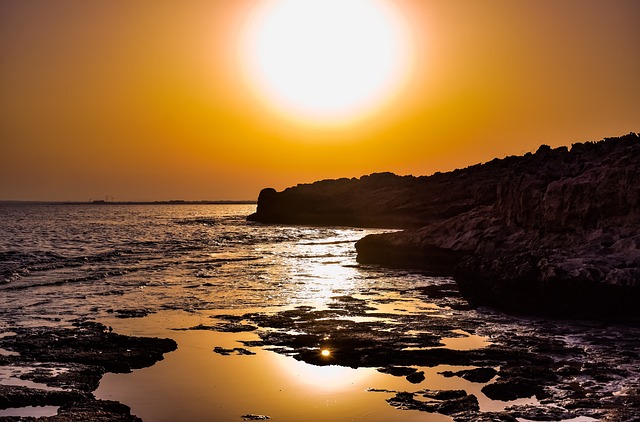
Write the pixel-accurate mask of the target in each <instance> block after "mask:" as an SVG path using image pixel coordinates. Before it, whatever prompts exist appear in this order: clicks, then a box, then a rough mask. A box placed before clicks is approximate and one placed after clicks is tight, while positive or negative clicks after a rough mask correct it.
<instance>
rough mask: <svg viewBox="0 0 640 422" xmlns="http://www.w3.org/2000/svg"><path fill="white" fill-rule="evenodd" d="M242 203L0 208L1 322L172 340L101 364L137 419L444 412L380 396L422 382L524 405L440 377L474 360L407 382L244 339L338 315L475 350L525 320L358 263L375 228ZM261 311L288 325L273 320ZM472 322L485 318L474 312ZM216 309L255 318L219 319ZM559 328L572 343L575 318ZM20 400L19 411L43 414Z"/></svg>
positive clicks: (484, 406)
mask: <svg viewBox="0 0 640 422" xmlns="http://www.w3.org/2000/svg"><path fill="white" fill-rule="evenodd" d="M254 209H255V207H254V206H251V205H108V204H106V205H3V206H0V228H1V229H2V233H3V235H2V237H1V238H0V331H4V332H8V331H10V330H11V328H12V327H16V326H43V325H53V326H67V325H70V324H71V323H73V322H74V321H77V320H79V319H80V320H87V319H90V320H96V321H99V322H102V323H104V324H105V325H108V326H111V327H113V330H114V331H115V332H117V333H120V334H128V335H139V336H153V337H170V338H173V339H174V340H176V341H177V343H178V350H177V351H175V352H172V353H169V354H167V355H165V359H164V360H163V361H161V362H159V363H157V364H156V365H154V366H152V367H149V368H145V369H140V370H136V371H134V372H132V373H130V374H107V375H106V376H105V377H104V378H103V380H102V382H101V384H100V387H99V388H98V390H97V391H96V392H95V394H96V396H97V397H98V398H104V399H111V400H117V401H120V402H122V403H124V404H126V405H128V406H130V407H131V408H132V413H134V414H136V415H138V416H140V417H142V418H143V419H144V420H145V421H147V422H159V421H178V420H192V421H195V420H216V421H238V420H241V417H242V415H248V414H256V415H268V416H270V417H271V419H273V420H278V421H298V420H305V421H328V420H337V421H342V420H344V421H352V420H353V421H389V420H403V421H414V420H415V421H440V420H451V418H449V417H447V416H443V415H440V414H434V413H425V412H419V411H416V410H398V409H396V408H394V407H392V406H390V405H389V404H387V402H386V400H387V399H389V398H391V397H393V396H394V392H397V391H417V390H425V389H430V390H456V389H463V390H465V391H467V393H469V394H474V395H475V396H476V397H477V398H478V402H479V405H480V409H481V410H482V411H498V410H501V409H504V408H505V407H506V406H511V405H515V404H528V403H536V401H535V399H533V398H531V399H526V398H525V399H519V400H514V401H510V402H503V401H493V400H490V399H488V398H487V397H486V396H485V395H484V394H483V393H482V391H481V388H482V387H483V385H485V384H486V383H478V382H470V381H467V380H465V379H462V378H460V377H450V376H449V377H446V376H444V375H443V374H442V372H444V371H458V370H461V369H472V368H473V367H466V366H447V365H436V366H433V365H425V366H419V365H418V366H417V367H416V368H415V369H417V370H418V371H423V372H424V375H425V377H424V380H422V381H419V382H413V383H412V382H409V381H408V380H407V379H406V378H405V377H397V376H392V375H389V374H384V373H381V372H379V371H377V370H376V368H375V367H364V368H362V367H361V368H358V369H354V368H349V367H345V366H339V365H328V366H316V365H311V364H308V363H304V362H302V361H299V360H296V359H294V358H293V357H291V356H292V355H293V354H292V353H289V352H290V351H289V350H287V349H286V348H283V347H281V348H279V349H277V348H274V347H269V346H268V345H264V344H262V345H257V344H258V343H257V342H259V341H260V340H261V338H262V337H265V333H270V332H275V333H280V334H283V335H296V334H301V335H304V334H306V333H307V332H309V330H310V328H309V327H312V326H322V324H325V325H327V324H333V325H327V326H328V327H333V328H335V329H342V328H344V327H342V326H341V323H340V321H342V322H343V324H344V326H345V327H348V326H349V324H356V325H352V326H357V324H371V325H370V326H371V327H373V328H372V330H379V331H380V332H391V333H396V332H397V333H401V334H402V335H403V336H405V337H409V338H415V339H416V340H415V344H413V343H411V342H410V343H411V344H407V345H405V346H402V347H403V348H404V349H403V350H423V349H428V348H434V347H435V348H443V349H451V350H476V349H482V348H484V347H487V346H488V345H489V344H490V343H491V337H493V336H498V337H499V336H500V335H505V333H509V332H511V333H520V332H522V331H526V329H527V328H526V327H527V326H528V321H527V320H521V319H517V318H509V317H503V316H496V314H495V313H490V312H489V313H485V314H482V312H481V311H477V310H473V309H470V308H469V307H468V306H467V305H466V302H465V301H464V300H463V299H461V298H460V297H459V296H458V295H457V294H456V293H455V292H452V293H451V295H448V294H442V293H443V292H447V289H449V288H451V286H454V284H453V283H452V281H451V280H449V279H445V278H437V277H430V276H428V275H425V274H422V273H420V272H415V271H404V270H393V269H384V268H378V267H370V266H360V265H358V264H357V263H356V261H355V250H354V246H353V245H354V242H355V241H356V240H358V239H359V238H361V237H363V236H364V235H366V234H368V233H374V232H377V231H376V230H364V229H353V228H339V227H331V228H318V227H300V226H270V225H261V224H256V223H251V222H247V221H246V218H245V217H246V216H247V215H248V214H250V213H251V212H253V211H254ZM434 287H435V288H437V289H436V290H433V289H434ZM436 293H437V294H436ZM287 312H289V313H287ZM485 312H486V311H485ZM274 315H277V316H279V315H290V317H287V318H289V321H288V322H284V323H282V325H278V324H275V325H274V323H273V322H274V320H273V319H271V320H269V319H268V318H270V317H272V316H274ZM305 315H307V316H309V315H313V317H309V318H310V320H304V318H305ZM301 316H302V317H301ZM234 318H235V319H234ZM283 318H284V317H283ZM294 319H295V320H296V321H293V322H292V320H294ZM485 319H486V321H487V324H488V325H487V326H486V327H485V326H483V324H482V323H480V322H479V321H484V320H485ZM230 320H233V321H235V322H234V323H236V324H240V325H241V326H249V325H251V324H254V325H256V327H255V328H256V329H255V330H250V331H243V330H226V329H224V327H225V324H226V323H228V322H229V321H230ZM267 320H269V321H270V324H271V325H269V324H267V323H265V322H263V321H267ZM278 321H279V320H276V322H278ZM296 324H297V325H296ZM305 324H307V325H305ZM310 324H311V325H310ZM336 324H337V325H336ZM198 326H199V327H201V328H203V327H204V328H205V329H193V328H194V327H198ZM216 327H219V328H216ZM292 327H300V328H299V329H298V330H299V331H300V332H299V333H296V332H295V331H296V329H293V328H292ZM333 328H329V329H328V330H329V331H328V332H327V338H330V337H331V334H332V333H331V332H330V329H333ZM229 331H231V332H229ZM432 337H433V338H435V339H436V340H434V341H431V340H429V341H426V340H424V341H423V339H431V338H432ZM567 339H568V340H567V341H572V342H575V343H577V344H580V342H581V341H583V339H582V337H581V334H580V332H579V331H576V330H574V331H572V334H571V335H569V336H568V337H567ZM405 341H406V339H405ZM243 342H244V343H243ZM252 342H253V343H252ZM215 348H219V349H220V350H224V349H227V350H232V351H233V349H241V350H243V351H246V352H247V354H241V353H237V350H236V351H234V352H233V353H232V354H231V355H225V354H222V353H216V352H214V349H215ZM320 352H321V351H320V350H318V353H320ZM338 356H339V351H338ZM333 358H334V357H333V356H328V357H327V359H333ZM335 359H337V358H335ZM336 362H338V361H336ZM326 363H331V361H329V362H326ZM16 371H17V370H16V369H15V368H14V369H13V370H12V371H1V372H0V384H1V383H5V384H8V383H15V382H18V383H20V382H23V381H21V380H19V379H18V378H17V377H16V374H17V372H16ZM16 380H17V381H16ZM22 385H25V384H22ZM34 409H35V410H29V409H27V408H25V409H22V410H20V412H21V414H29V415H33V416H36V415H38V414H41V412H42V411H43V408H34ZM49 411H50V412H53V413H55V408H52V409H49ZM5 412H6V411H5ZM15 412H16V413H15V414H17V412H18V410H16V411H15ZM5 414H6V413H5ZM582 420H590V419H588V418H587V419H582Z"/></svg>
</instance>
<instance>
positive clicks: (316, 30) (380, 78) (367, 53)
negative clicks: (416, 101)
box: [242, 0, 407, 121]
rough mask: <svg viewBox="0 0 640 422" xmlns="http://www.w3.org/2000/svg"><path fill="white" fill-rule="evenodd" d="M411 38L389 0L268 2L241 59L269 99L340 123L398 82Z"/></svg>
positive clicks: (288, 110) (294, 112)
mask: <svg viewBox="0 0 640 422" xmlns="http://www.w3.org/2000/svg"><path fill="white" fill-rule="evenodd" d="M405 38H406V37H405V36H404V31H403V25H402V22H401V19H400V14H399V13H398V11H397V10H396V9H394V7H393V5H392V4H391V3H390V2H387V1H384V0H266V1H264V2H262V3H261V4H260V7H258V8H257V9H256V10H255V11H254V13H253V15H252V16H251V18H250V19H249V22H248V25H247V30H246V33H245V37H244V42H243V49H242V50H243V55H244V58H243V62H244V63H245V66H244V67H245V70H246V74H247V76H248V78H249V80H250V81H251V83H252V85H253V86H254V88H255V90H256V92H258V94H259V95H260V96H261V97H262V99H263V100H264V101H265V102H267V103H269V104H271V105H273V106H274V107H276V108H277V109H279V110H280V111H282V112H284V113H285V114H287V115H291V116H294V117H297V118H304V119H308V120H316V121H341V120H345V119H351V118H353V117H355V116H357V115H359V114H364V113H366V112H367V111H370V110H372V109H374V108H376V107H379V106H380V105H381V104H382V103H383V102H384V101H385V100H386V99H388V98H389V97H390V95H391V94H392V93H393V92H394V90H396V89H397V88H398V86H399V85H400V83H401V82H402V75H403V72H404V70H405V68H406V66H407V64H406V55H407V54H406V53H407V52H406V50H407V42H406V39H405Z"/></svg>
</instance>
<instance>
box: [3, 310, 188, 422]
mask: <svg viewBox="0 0 640 422" xmlns="http://www.w3.org/2000/svg"><path fill="white" fill-rule="evenodd" d="M11 331H12V332H11V335H7V336H2V337H0V348H2V349H4V350H7V351H10V352H12V353H11V354H10V355H9V356H3V357H2V360H1V361H0V366H3V367H5V368H6V369H9V370H14V371H17V372H19V373H20V375H19V378H21V379H23V380H25V381H30V382H35V383H38V384H41V385H42V387H41V388H32V387H24V386H13V385H0V408H2V409H8V408H14V407H25V406H45V405H53V406H60V407H59V409H58V413H57V415H55V416H50V417H40V418H32V417H0V420H10V421H31V420H38V421H55V422H65V421H140V419H139V418H137V417H135V416H133V415H131V414H130V409H129V408H128V407H127V406H125V405H123V404H121V403H117V402H112V401H105V400H96V399H95V398H94V396H93V395H92V394H91V392H92V391H93V390H95V389H96V388H97V387H98V384H99V382H100V379H101V377H102V375H104V374H105V373H106V372H130V371H131V370H133V369H137V368H144V367H147V366H151V365H153V364H154V363H156V362H157V361H159V360H162V358H163V354H165V353H168V352H171V351H173V350H175V349H176V348H177V344H176V343H175V342H174V341H173V340H170V339H159V338H145V337H130V336H123V335H120V334H117V333H114V332H112V331H111V330H110V329H109V327H106V326H104V325H102V324H99V323H95V322H79V323H76V324H75V326H74V327H72V328H60V327H58V328H52V327H35V328H33V327H32V328H24V327H18V328H13V329H12V330H11Z"/></svg>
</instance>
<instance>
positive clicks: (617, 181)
mask: <svg viewBox="0 0 640 422" xmlns="http://www.w3.org/2000/svg"><path fill="white" fill-rule="evenodd" d="M639 169H640V138H639V137H638V135H636V134H629V135H626V136H623V137H619V138H608V139H605V140H603V141H600V142H587V143H580V144H574V145H572V147H571V149H570V150H569V149H568V148H566V147H560V148H556V149H551V148H550V147H548V146H545V145H543V146H541V147H540V148H539V149H538V151H537V152H536V153H535V154H531V153H529V154H526V155H524V156H520V157H507V158H505V159H495V160H493V161H490V162H488V163H485V164H481V165H480V164H479V165H475V166H472V167H468V168H465V169H462V170H456V171H453V172H450V173H438V174H435V175H432V176H428V177H412V176H405V177H400V176H396V175H393V174H391V173H382V174H373V175H370V176H363V177H361V178H360V179H340V180H327V181H321V182H316V183H313V184H309V185H299V186H296V187H294V188H289V189H286V190H285V191H283V192H280V193H278V192H276V191H275V190H273V189H265V190H263V191H262V192H261V193H260V197H259V199H258V210H257V212H256V214H254V215H252V216H250V217H249V218H250V219H251V220H255V221H263V222H272V223H276V222H277V223H294V224H319V225H350V226H363V227H389V228H404V229H406V230H405V231H402V232H396V233H388V234H380V235H370V236H366V237H365V238H363V239H362V240H360V241H359V242H358V243H357V244H356V249H357V251H358V260H359V261H360V262H362V263H378V264H387V265H397V266H413V267H421V268H424V269H427V270H430V271H433V272H434V273H438V274H443V275H451V276H453V277H454V278H455V280H456V281H457V282H458V284H459V285H460V288H461V290H462V291H463V293H465V294H466V295H467V296H468V297H469V298H471V299H472V300H476V301H478V302H481V303H482V302H487V303H491V304H494V305H498V306H502V307H506V308H511V309H514V310H524V309H533V310H550V311H559V312H569V313H571V312H578V313H580V314H582V315H587V316H588V315H589V314H593V315H596V314H609V313H612V312H613V313H620V312H622V313H640V306H638V299H640V170H639Z"/></svg>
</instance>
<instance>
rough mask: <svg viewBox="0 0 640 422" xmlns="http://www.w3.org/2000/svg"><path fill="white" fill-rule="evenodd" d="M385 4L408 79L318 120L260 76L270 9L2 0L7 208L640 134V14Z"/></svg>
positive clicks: (253, 0) (605, 8)
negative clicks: (257, 26)
mask: <svg viewBox="0 0 640 422" xmlns="http://www.w3.org/2000/svg"><path fill="white" fill-rule="evenodd" d="M345 1H346V0H345ZM372 1H373V0H372ZM380 1H385V0H380ZM387 3H392V6H393V7H394V9H393V10H395V12H397V16H396V17H397V18H398V19H400V20H399V21H400V22H402V25H403V30H404V31H405V32H404V36H405V38H404V39H406V44H403V46H404V47H403V48H406V53H407V57H408V59H407V60H406V62H403V66H404V68H403V69H402V72H403V78H402V80H401V81H400V83H398V84H397V86H396V87H395V89H394V90H393V92H392V93H391V94H390V95H388V96H386V97H385V99H384V101H379V102H378V103H376V104H373V105H372V107H371V109H370V110H368V111H367V112H366V113H364V114H362V113H361V114H357V115H354V116H351V117H349V118H348V119H342V120H340V121H309V120H308V119H307V120H306V119H304V118H300V117H299V116H296V114H295V113H288V114H287V113H286V112H283V110H281V109H279V108H278V107H276V106H274V103H276V102H277V101H276V99H275V98H269V97H268V96H265V95H262V94H260V93H259V92H257V91H256V89H255V86H254V84H253V82H252V80H251V76H250V75H249V76H248V75H247V71H246V60H247V58H246V54H247V53H246V48H244V47H243V45H244V44H243V42H244V41H243V40H244V39H245V37H246V33H247V25H248V22H250V21H251V17H252V16H254V15H255V11H256V10H257V8H259V7H261V6H264V0H208V1H205V0H181V1H173V0H170V1H169V0H153V1H151V0H149V1H146V0H145V1H142V0H131V1H119V0H118V1H80V0H56V1H50V0H30V1H24V0H3V1H1V2H0V160H1V161H0V199H20V200H88V199H97V198H104V196H105V195H109V196H111V197H114V198H115V199H116V200H123V201H125V200H165V199H185V200H200V199H255V198H256V197H257V195H258V192H259V191H260V189H261V188H263V187H267V186H270V187H275V188H276V189H283V188H286V187H288V186H292V185H295V184H297V183H302V182H312V181H315V180H318V179H325V178H339V177H358V176H361V175H363V174H369V173H372V172H380V171H392V172H395V173H398V174H414V175H424V174H431V173H433V172H436V171H448V170H452V169H455V168H459V167H465V166H468V165H471V164H475V163H478V162H485V161H488V160H490V159H492V158H494V157H504V156H506V155H514V154H521V153H523V152H527V151H531V150H535V149H536V148H537V147H538V146H539V145H540V144H542V143H545V144H548V145H551V146H559V145H569V144H571V143H573V142H582V141H587V140H599V139H601V138H603V137H609V136H618V135H622V134H626V133H629V132H632V131H633V132H637V131H640V25H638V22H640V2H638V1H634V0H608V1H601V0H563V1H557V0H519V1H512V0H488V1H477V0H460V1H451V0H396V1H393V2H392V1H391V0H388V1H387ZM352 26H353V30H354V31H358V21H354V22H353V24H352Z"/></svg>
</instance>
